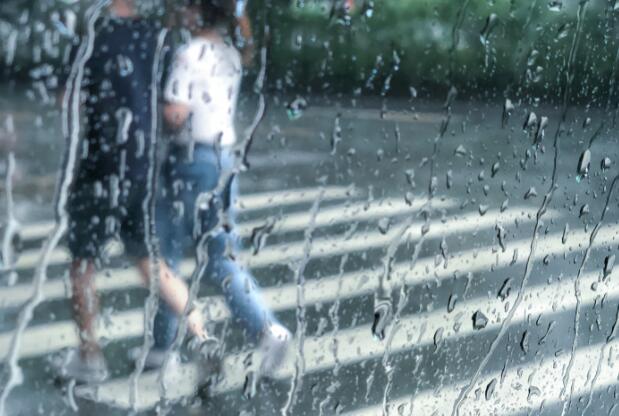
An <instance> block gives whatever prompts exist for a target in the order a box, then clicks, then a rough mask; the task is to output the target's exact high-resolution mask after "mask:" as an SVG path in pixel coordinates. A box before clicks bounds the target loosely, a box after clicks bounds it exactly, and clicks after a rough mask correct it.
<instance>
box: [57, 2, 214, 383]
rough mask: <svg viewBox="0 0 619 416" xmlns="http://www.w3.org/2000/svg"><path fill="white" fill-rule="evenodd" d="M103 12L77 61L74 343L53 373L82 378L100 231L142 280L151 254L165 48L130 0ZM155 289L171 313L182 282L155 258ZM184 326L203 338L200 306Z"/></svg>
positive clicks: (91, 351)
mask: <svg viewBox="0 0 619 416" xmlns="http://www.w3.org/2000/svg"><path fill="white" fill-rule="evenodd" d="M109 11H110V13H109V14H108V15H106V16H103V17H102V18H101V19H99V21H98V22H97V25H96V28H95V36H94V45H93V49H92V54H91V55H90V57H89V58H88V59H87V61H86V64H85V67H84V78H83V82H82V84H81V86H78V88H81V92H82V96H83V97H85V98H84V99H83V102H82V103H81V106H80V108H81V111H83V115H84V119H85V130H84V137H83V139H82V140H81V142H80V148H79V151H78V153H79V155H78V159H79V160H78V162H77V167H76V169H75V171H74V179H73V183H72V188H71V194H70V196H69V199H68V203H67V212H68V214H69V231H68V246H69V250H70V252H71V256H72V263H71V270H70V275H71V283H72V302H73V312H74V319H75V321H76V324H77V326H78V329H79V339H80V347H79V350H77V351H73V352H71V353H70V354H67V356H66V357H65V358H64V360H63V362H62V364H61V365H60V366H59V369H58V370H59V371H60V375H61V376H64V377H66V378H73V379H76V380H78V381H83V382H98V381H102V380H104V379H105V378H106V377H107V370H106V365H105V360H104V357H103V354H102V352H101V348H100V346H99V343H98V341H97V338H96V334H95V323H96V316H97V311H98V299H97V295H96V291H95V279H94V274H95V269H96V263H97V262H98V261H99V260H100V259H101V258H102V256H103V254H104V253H103V251H104V248H105V245H106V244H107V243H108V241H109V240H110V239H113V238H118V239H120V240H121V241H122V242H123V245H124V249H125V254H126V255H127V256H128V257H129V258H131V259H132V260H134V261H135V264H136V266H137V267H138V269H139V270H140V272H141V275H142V277H143V280H144V283H145V284H148V282H149V281H150V275H151V264H152V261H151V260H152V259H153V258H155V257H157V256H158V253H157V251H158V249H157V244H156V239H155V238H154V235H153V234H154V233H153V230H154V210H153V209H152V208H153V207H154V205H153V204H154V202H152V203H151V201H154V195H155V192H156V189H155V186H154V185H155V183H154V182H155V181H154V180H152V179H149V178H156V170H155V169H154V168H155V166H154V164H155V157H154V156H153V155H154V153H155V150H156V149H154V148H153V147H152V146H154V145H155V144H154V143H155V141H154V137H153V134H155V133H154V131H153V130H154V129H153V121H154V117H155V116H156V114H154V112H155V111H154V109H153V107H154V106H153V100H154V99H155V100H156V99H157V97H156V96H154V94H157V88H156V85H157V79H158V78H159V73H158V71H157V68H160V67H161V66H162V65H161V63H160V61H161V59H162V56H163V52H164V51H165V48H164V47H163V46H164V41H163V39H165V31H164V30H163V29H162V28H161V27H160V26H159V25H157V24H156V23H155V22H152V21H149V20H147V19H143V18H140V17H138V16H137V15H136V12H135V8H134V5H133V2H132V1H131V0H113V1H112V3H111V5H110V10H109ZM158 265H159V267H158V270H159V282H160V290H161V298H162V299H163V301H164V302H165V304H166V305H167V306H168V307H169V308H170V310H172V311H173V312H174V313H175V314H176V315H180V314H182V313H184V312H185V307H186V305H187V301H188V298H189V293H188V289H187V285H186V283H185V282H184V281H183V280H181V279H179V278H178V277H176V276H175V275H174V274H173V272H172V271H171V270H170V268H169V267H168V266H167V265H166V264H165V263H164V262H159V263H158ZM187 319H188V327H189V329H190V331H191V332H192V334H193V335H194V336H195V337H196V338H197V340H198V341H203V340H206V339H207V338H208V337H207V333H206V330H205V328H204V324H203V320H202V315H201V312H200V311H198V310H194V311H192V312H191V313H190V314H189V316H188V318H187Z"/></svg>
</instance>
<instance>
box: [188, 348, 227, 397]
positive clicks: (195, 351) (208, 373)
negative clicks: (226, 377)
mask: <svg viewBox="0 0 619 416" xmlns="http://www.w3.org/2000/svg"><path fill="white" fill-rule="evenodd" d="M189 352H190V354H191V358H192V359H193V360H194V361H195V362H196V363H197V364H198V370H199V372H200V376H199V379H200V380H201V384H202V385H203V386H209V385H212V384H215V383H216V382H217V378H218V377H219V376H220V374H221V365H222V358H221V345H220V343H219V340H218V339H216V338H207V339H206V340H197V339H195V338H194V339H193V340H192V342H191V343H190V344H189Z"/></svg>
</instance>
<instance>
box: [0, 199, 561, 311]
mask: <svg viewBox="0 0 619 416" xmlns="http://www.w3.org/2000/svg"><path fill="white" fill-rule="evenodd" d="M448 204H449V201H444V202H443V205H448ZM435 205H440V204H439V203H438V202H437V203H436V204H435ZM337 210H338V208H334V210H333V212H324V213H323V214H324V215H322V216H319V217H318V218H317V225H322V224H323V223H324V224H326V223H330V222H331V221H333V220H334V218H339V219H341V220H344V221H346V220H349V217H348V216H344V215H342V216H341V217H337ZM342 211H344V210H342ZM532 213H533V210H532V209H527V208H521V209H518V208H516V207H515V208H514V209H513V210H510V211H509V212H504V213H499V211H498V210H496V211H490V212H488V213H487V214H486V215H485V216H483V217H479V215H478V214H476V213H466V214H463V215H461V216H460V217H457V218H450V219H448V220H446V221H445V222H441V221H436V222H433V223H432V225H431V226H430V229H429V231H428V234H427V236H428V237H429V238H431V237H436V236H440V235H442V234H445V233H447V234H452V233H457V232H467V231H471V230H475V229H484V228H487V227H491V226H493V225H494V224H495V223H496V221H497V220H498V218H500V219H501V220H502V221H514V220H515V219H518V218H524V219H525V220H528V221H531V219H530V217H531V215H532ZM332 214H335V216H336V217H332ZM351 214H352V216H353V217H355V216H357V215H358V214H356V209H353V210H351ZM549 215H550V216H552V215H554V213H553V212H551V213H549ZM319 220H320V224H318V222H319ZM295 222H297V223H298V225H300V226H301V225H303V224H302V220H301V221H296V220H295ZM421 225H422V223H421V222H416V223H413V224H412V225H411V227H410V230H409V232H408V236H406V237H405V238H403V241H405V240H406V238H419V237H420V236H421ZM397 228H398V227H397V226H396V225H394V226H393V227H392V228H391V229H390V230H389V231H388V232H387V233H385V234H383V233H381V232H365V233H360V234H359V235H354V236H352V237H351V238H348V239H347V238H346V236H344V235H342V234H338V235H336V236H335V237H334V238H326V239H320V240H316V241H315V242H314V244H313V249H312V257H314V258H319V257H320V258H323V257H330V256H336V255H340V254H343V253H349V252H355V251H361V250H367V249H370V248H376V247H381V246H384V245H386V244H389V242H390V241H391V240H392V239H393V237H394V235H395V234H396V233H397ZM303 245H304V243H303V242H294V243H282V244H278V245H275V246H267V247H265V248H264V249H262V250H261V251H260V252H259V253H258V255H256V256H253V255H252V254H253V253H252V251H251V250H249V249H248V250H243V251H241V253H240V254H239V259H240V261H241V262H242V263H243V264H245V265H246V266H247V267H249V268H259V267H266V266H269V265H273V264H281V263H286V262H289V261H292V260H294V259H296V258H299V257H300V256H301V255H302V253H303ZM59 250H61V249H59ZM112 250H114V251H117V252H118V251H120V248H119V247H118V245H116V246H113V248H112ZM65 256H68V254H66V253H65ZM194 265H195V262H194V260H192V259H186V260H183V261H182V262H181V265H180V270H181V274H182V275H184V276H187V275H190V274H191V271H192V270H193V268H194ZM111 273H113V275H112V277H107V276H104V275H101V274H100V275H99V277H98V280H97V285H98V287H99V288H100V289H99V290H102V291H105V290H114V289H121V288H129V287H136V286H139V285H140V284H141V282H140V279H139V277H138V276H136V275H135V273H132V272H130V271H128V270H120V271H111ZM44 291H45V295H46V298H47V299H57V298H62V297H64V296H65V294H66V293H67V285H66V283H65V282H63V281H59V280H58V279H54V280H51V281H49V282H47V283H46V285H45V289H44ZM30 294H31V290H30V289H29V288H28V285H27V284H24V285H19V286H15V287H12V288H5V289H3V290H0V307H8V306H16V305H19V304H21V303H22V302H23V301H24V300H26V299H28V298H29V296H30Z"/></svg>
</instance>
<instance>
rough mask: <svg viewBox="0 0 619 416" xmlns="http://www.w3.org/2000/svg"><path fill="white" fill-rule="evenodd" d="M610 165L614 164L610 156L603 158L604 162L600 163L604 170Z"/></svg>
mask: <svg viewBox="0 0 619 416" xmlns="http://www.w3.org/2000/svg"><path fill="white" fill-rule="evenodd" d="M610 165H612V161H611V160H610V158H609V157H605V158H604V159H602V162H601V163H600V167H601V168H602V170H607V169H610Z"/></svg>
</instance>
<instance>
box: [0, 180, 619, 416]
mask: <svg viewBox="0 0 619 416" xmlns="http://www.w3.org/2000/svg"><path fill="white" fill-rule="evenodd" d="M320 192H324V197H323V201H325V202H327V201H328V202H329V204H327V206H326V207H325V208H323V209H321V210H320V211H319V213H318V215H317V217H316V218H315V225H316V228H317V229H318V230H319V231H324V232H322V233H319V236H318V237H316V238H315V239H313V241H312V243H311V252H310V258H311V259H312V260H317V261H322V260H327V259H330V258H336V257H338V256H339V257H341V256H347V255H353V254H362V253H365V252H368V251H372V250H375V251H377V252H379V253H384V252H385V248H386V247H388V246H389V245H390V244H393V242H394V239H396V238H397V237H398V236H400V239H399V240H398V241H397V245H398V246H406V245H411V246H412V245H414V244H415V243H416V242H418V241H420V240H421V239H426V240H440V239H443V241H444V240H445V239H447V240H448V241H450V242H457V243H456V244H454V248H451V249H450V251H448V252H443V253H442V255H438V254H437V252H436V250H434V249H435V248H436V245H435V246H433V247H432V250H431V252H430V253H422V254H421V256H420V257H419V259H418V260H417V261H416V262H411V260H410V258H403V256H400V257H398V258H397V259H396V261H395V262H394V264H393V267H392V269H391V273H390V280H391V286H390V287H391V289H392V290H394V291H396V290H403V289H408V288H420V287H424V286H427V285H432V284H436V285H438V286H442V287H447V286H448V285H449V284H450V282H451V281H452V280H453V279H454V276H458V275H464V274H467V273H469V274H476V273H485V272H488V271H489V270H500V269H502V268H507V267H522V266H523V265H524V264H525V262H526V260H527V257H528V255H529V251H530V249H531V235H530V234H531V232H532V230H533V226H534V223H535V220H536V214H537V207H536V206H535V205H534V204H533V205H522V206H511V207H510V208H508V209H507V210H501V209H500V208H499V207H498V206H497V208H496V209H489V210H487V211H485V212H484V213H483V214H481V213H480V212H479V211H478V210H476V209H474V208H473V207H469V208H467V209H466V210H462V209H461V207H460V205H461V204H460V203H459V201H457V200H456V199H453V198H448V197H444V198H438V197H437V198H434V199H433V200H432V201H428V200H427V199H425V198H422V197H419V198H418V199H415V200H413V202H412V203H409V202H407V201H404V198H401V199H400V198H384V199H380V200H368V199H367V198H366V196H365V194H363V192H361V191H359V190H358V189H354V188H345V187H327V188H325V189H319V188H308V189H296V190H287V191H277V192H272V193H268V192H267V193H261V194H253V195H252V194H250V195H247V196H244V197H243V199H242V200H241V201H239V204H238V208H239V211H242V212H251V211H256V212H261V210H264V209H267V208H269V209H271V210H272V211H277V210H278V209H279V210H280V211H279V212H276V213H275V214H271V212H269V215H272V216H273V217H274V218H275V220H274V224H275V226H274V227H273V234H281V235H286V234H290V235H294V237H293V239H292V240H290V241H286V240H284V241H283V242H277V243H274V244H267V245H266V246H265V247H263V248H262V249H261V250H260V251H259V252H258V253H257V254H255V255H254V254H253V252H252V249H245V250H243V251H242V252H241V253H240V256H239V260H240V261H241V262H242V263H243V264H245V265H246V267H248V268H251V269H260V268H265V267H268V266H270V265H273V264H282V265H288V264H292V263H294V262H295V261H297V260H299V259H300V258H301V257H302V256H303V253H304V252H303V248H304V245H305V242H304V241H302V238H303V237H298V236H296V235H298V234H301V233H299V232H300V231H303V230H304V229H305V227H306V226H307V224H308V222H309V220H310V214H309V213H307V212H306V211H305V209H306V208H307V206H308V205H309V204H310V203H312V202H313V201H314V200H315V199H316V198H317V197H318V195H319V194H320ZM424 211H425V212H427V213H428V215H429V218H430V219H429V220H428V222H427V223H426V221H425V220H424V218H423V215H419V213H420V212H424ZM411 215H414V216H415V218H414V219H413V220H412V221H410V222H409V223H406V221H405V219H406V218H408V217H409V216H411ZM561 217H562V215H561V213H560V212H558V211H554V210H548V212H546V214H545V218H546V219H547V220H549V221H554V220H559V219H560V218H561ZM385 219H388V221H385ZM377 223H378V226H377V225H376V224H377ZM405 223H406V224H407V226H406V230H405V232H404V233H402V234H401V235H400V231H401V229H402V227H403V225H404V224H405ZM264 224H265V219H264V218H260V219H256V218H249V219H246V220H244V221H242V222H241V223H240V224H239V226H238V231H239V234H240V235H241V236H242V237H248V236H250V235H251V234H252V231H253V230H254V229H255V228H256V227H260V226H261V225H264ZM355 224H356V225H355ZM359 224H362V226H358V225H359ZM385 224H387V225H385ZM363 225H368V226H366V227H364V226H363ZM337 226H354V228H353V229H352V230H353V232H352V233H351V232H349V231H348V230H347V231H344V232H342V231H341V229H338V230H337V231H335V232H332V231H330V228H331V227H334V228H338V227H337ZM499 226H500V227H502V228H503V229H504V230H507V233H506V235H507V240H506V241H499V239H498V238H497V237H496V234H497V231H496V229H497V227H499ZM50 227H51V225H50V224H48V223H38V224H33V225H27V226H24V227H23V229H22V233H21V234H22V237H23V238H24V239H25V240H39V239H42V238H44V237H45V236H46V235H47V233H49V230H50V229H51V228H50ZM340 228H341V227H340ZM295 233H297V234H296V235H295ZM589 234H590V230H586V229H574V230H572V231H571V232H570V233H569V235H565V234H564V233H561V232H550V233H547V234H545V235H544V236H543V238H540V241H539V243H538V247H537V249H536V251H535V255H534V257H533V258H532V260H533V262H534V263H535V264H542V263H543V262H544V261H545V259H546V258H547V257H548V256H561V255H564V256H565V255H566V253H567V252H570V253H572V252H582V250H584V248H586V243H587V242H588V240H589ZM617 235H619V225H615V224H609V225H607V226H605V227H604V228H601V229H600V230H599V231H598V235H597V238H596V241H595V242H594V245H593V247H594V248H598V247H602V246H606V245H608V242H609V241H614V240H615V239H616V236H617ZM299 238H300V239H301V241H300V240H299ZM471 239H473V242H471V241H469V240H471ZM441 247H442V246H441ZM410 251H411V252H412V250H410ZM109 254H110V256H112V257H116V256H120V255H121V254H122V247H121V246H120V245H113V246H111V248H110V250H109ZM379 257H381V256H379ZM37 261H38V251H37V249H36V248H31V249H28V250H26V251H25V252H24V253H22V254H21V256H20V258H19V261H18V263H17V264H16V269H17V270H19V271H22V272H25V271H28V270H31V269H32V268H33V267H34V266H35V265H36V264H37ZM67 261H68V255H67V253H66V251H64V249H63V248H62V247H60V248H58V249H57V250H56V251H55V252H54V254H53V256H52V264H54V265H57V266H63V265H65V264H66V263H67ZM193 268H194V262H193V261H192V260H190V259H187V260H185V261H184V262H183V263H182V265H181V272H182V274H183V275H188V274H189V273H190V272H191V271H192V270H193ZM382 273H383V270H382V263H380V262H379V264H378V266H376V267H373V268H367V269H366V268H362V269H357V270H344V269H342V270H341V272H340V273H334V274H328V275H326V276H321V277H319V278H311V279H308V280H307V281H306V282H305V285H304V287H303V290H304V301H305V305H308V306H309V305H314V304H329V303H332V302H336V301H340V300H347V299H351V300H354V299H358V298H362V297H367V296H372V295H374V294H375V293H376V291H377V289H378V288H379V286H380V285H381V281H380V280H381V279H380V275H381V274H382ZM573 278H574V276H571V277H570V276H567V277H564V278H563V279H559V280H557V281H555V282H553V284H546V285H540V284H535V285H530V287H527V288H525V294H524V297H523V299H524V300H523V302H522V303H521V304H520V305H519V306H518V309H517V310H516V313H515V315H514V319H513V321H512V322H511V324H510V327H518V326H519V325H523V324H524V323H526V322H527V319H530V318H529V317H530V316H542V315H550V314H556V313H560V312H569V311H573V310H574V308H575V307H576V298H575V296H574V282H573ZM139 284H140V281H139V278H138V275H137V273H136V272H135V271H134V270H132V269H122V268H121V269H118V268H111V269H109V270H107V271H106V273H100V274H99V275H98V276H97V288H98V290H99V291H100V292H104V293H105V292H110V293H111V292H122V291H126V290H128V289H131V288H136V287H138V286H139ZM467 287H468V285H467ZM592 287H595V290H592V289H590V288H592ZM578 289H579V290H580V291H582V299H581V302H582V303H583V304H585V305H595V304H596V302H599V301H600V294H601V293H603V294H604V299H605V301H606V302H610V301H619V287H616V285H613V284H612V280H611V279H601V276H600V272H599V271H592V272H587V273H585V274H584V275H583V276H581V278H580V280H579V282H578ZM297 290H298V288H297V286H296V284H294V283H284V284H280V285H277V286H270V287H264V288H263V295H264V298H265V300H266V302H267V304H268V305H269V306H270V307H271V308H273V310H274V311H276V312H286V311H294V310H295V308H297ZM513 291H514V292H515V291H517V289H516V288H515V287H514V289H513ZM30 292H31V289H30V286H29V283H28V282H21V283H18V284H17V285H15V286H12V287H2V288H0V308H2V309H10V308H13V309H15V308H17V307H19V306H20V305H21V304H23V303H24V302H25V301H27V300H28V298H29V296H30ZM470 292H474V293H472V294H471V293H469V294H468V296H466V292H465V295H462V296H461V299H458V301H457V302H456V303H455V304H454V305H455V306H454V305H452V307H451V308H450V307H445V306H447V305H440V306H436V307H431V308H426V309H425V310H422V311H420V312H415V313H411V312H410V311H404V312H403V315H402V316H399V317H398V322H397V329H394V332H393V333H392V334H391V337H390V338H389V339H388V340H382V341H381V340H378V339H376V338H375V337H374V336H373V334H372V331H371V322H370V323H368V322H363V323H360V324H353V325H351V326H350V327H345V328H341V329H338V330H337V331H326V332H324V333H320V334H307V335H306V338H305V341H304V348H303V349H304V363H305V371H306V374H314V373H319V372H321V371H327V370H330V369H333V368H334V367H336V366H342V367H346V366H352V365H357V364H359V363H362V362H365V361H368V360H381V359H383V361H384V359H385V358H384V357H385V356H386V354H387V355H396V354H400V353H405V352H407V351H410V350H412V349H422V348H425V347H431V346H434V347H435V348H436V349H438V348H440V347H441V345H442V344H445V343H447V342H448V341H449V342H459V340H467V339H473V338H475V337H476V336H479V334H480V333H481V332H482V331H480V329H479V328H476V327H475V325H474V324H473V323H472V320H471V317H472V316H474V315H475V314H476V313H477V312H478V311H482V312H483V313H484V315H485V317H486V318H487V323H486V324H485V325H484V327H483V328H482V330H483V332H484V333H492V331H496V330H497V328H498V327H499V326H500V325H501V323H502V322H503V320H504V318H505V317H506V315H507V311H508V309H509V308H508V305H509V304H510V302H513V300H514V297H515V295H514V294H513V293H511V294H509V293H507V294H506V295H505V296H504V297H500V296H496V294H494V295H492V296H490V295H488V293H487V291H483V290H481V289H479V288H476V289H475V290H470ZM68 293H69V292H68V287H67V282H66V279H63V278H62V277H60V276H51V277H50V279H49V280H48V282H46V285H45V288H44V294H45V298H46V301H55V300H61V299H65V298H67V295H68ZM197 303H198V306H199V307H201V308H202V309H203V310H204V311H205V313H207V315H208V316H209V318H210V319H212V320H213V321H214V322H223V321H225V320H227V319H228V318H229V317H230V315H229V312H228V310H227V308H226V306H225V302H224V300H223V298H222V297H221V296H208V297H205V298H202V299H199V300H198V302H197ZM365 313H366V314H368V315H372V313H373V312H372V311H370V310H368V311H365ZM143 319H144V317H143V311H142V309H141V308H130V309H126V310H120V311H113V312H111V314H109V316H106V317H105V319H102V320H101V321H100V322H99V329H98V334H99V336H100V337H104V338H105V339H106V340H107V341H108V342H112V343H113V342H118V341H122V340H125V339H130V338H138V337H140V336H141V335H142V333H143V328H144V327H143ZM437 334H440V336H438V335H437ZM11 337H12V333H11V332H10V331H5V332H1V333H0V354H1V355H2V356H5V355H6V354H7V351H8V349H9V346H10V342H11ZM617 342H619V341H616V340H615V339H614V338H613V339H612V340H611V342H610V343H608V344H605V345H604V346H603V347H600V346H598V345H590V346H583V347H579V348H578V350H577V352H576V355H575V357H574V364H573V367H572V370H571V372H570V383H571V390H570V391H571V394H572V395H574V396H577V395H578V394H586V393H588V392H589V391H597V390H601V389H604V388H607V387H609V386H613V385H614V384H615V383H616V370H614V368H615V367H616V365H617V364H616V362H615V359H616V358H618V357H619V356H618V354H619V345H616V344H617ZM76 345H77V334H76V331H75V326H74V324H73V322H71V321H65V320H59V321H54V320H50V321H49V322H46V323H45V324H37V325H34V326H31V327H29V328H28V329H26V331H25V333H24V337H23V342H22V349H21V351H20V356H21V358H22V360H27V359H36V358H39V357H44V356H47V355H49V354H53V353H55V352H57V351H59V350H61V349H62V348H67V347H73V346H76ZM248 353H249V351H241V352H234V353H230V354H227V355H226V356H225V358H224V364H223V375H224V376H223V378H222V379H221V381H220V382H219V383H218V384H216V385H215V386H214V387H213V389H212V391H211V392H210V394H212V395H215V396H217V395H223V394H227V393H229V392H233V391H237V390H241V389H242V388H243V386H244V383H245V377H246V372H247V369H246V359H247V355H248ZM294 354H295V351H294V348H293V351H291V356H290V357H289V359H288V360H287V361H286V364H285V365H284V366H283V367H282V368H281V369H280V370H279V371H278V373H276V374H275V378H276V379H278V380H280V381H286V380H290V379H291V377H293V375H294V364H293V361H294V359H295V357H294ZM568 360H569V354H568V353H564V354H562V355H559V356H551V357H549V356H546V355H542V356H540V357H537V356H536V357H535V358H534V359H532V360H529V361H528V362H526V363H524V364H522V365H518V366H517V365H513V366H510V367H508V368H505V369H503V370H502V371H500V372H496V371H494V370H493V371H489V372H488V373H487V374H483V376H482V377H481V378H480V380H479V381H478V385H476V386H475V388H474V389H473V390H472V391H473V393H471V394H470V395H469V396H467V397H466V398H465V400H464V402H463V403H464V404H463V407H462V409H461V414H475V413H477V414H497V413H498V414H505V415H508V414H510V415H511V414H513V415H516V414H520V413H519V412H522V411H523V410H526V409H533V408H535V407H539V406H541V405H542V404H544V403H546V404H548V403H553V402H556V403H561V402H563V401H565V400H566V397H565V392H563V391H562V389H561V387H562V385H561V383H558V382H557V380H559V379H560V378H561V377H562V374H563V373H562V372H563V369H564V368H565V366H566V365H567V361H568ZM613 370H614V371H613ZM158 377H159V374H158V373H157V372H146V373H144V374H142V375H141V377H140V379H139V380H138V387H139V395H138V402H137V403H136V406H137V408H138V410H147V409H152V408H153V407H154V406H156V405H158V404H161V400H162V398H165V399H166V400H169V401H170V402H171V403H174V402H178V401H179V400H181V399H183V398H186V397H190V396H192V395H194V394H195V389H196V386H197V385H198V384H199V377H200V371H199V369H198V368H197V367H196V365H195V364H193V363H186V364H183V366H182V368H181V372H180V374H179V377H182V379H180V380H179V382H176V383H169V384H168V385H167V388H165V389H162V385H161V382H160V380H159V378H158ZM493 380H494V385H495V386H494V387H493V388H492V391H491V392H490V394H488V393H487V391H488V389H489V387H488V386H490V385H491V384H492V383H493ZM496 380H500V382H497V381H496ZM467 381H468V379H467V378H466V377H465V376H462V377H460V378H456V379H455V380H452V381H451V382H449V383H445V384H444V385H442V386H437V387H435V388H432V389H421V390H419V391H415V392H414V393H411V394H410V395H407V396H396V397H389V398H388V400H385V403H384V404H383V403H378V402H377V403H373V404H370V405H368V406H365V407H361V408H359V409H356V410H352V411H350V412H349V413H346V414H355V415H375V414H384V413H386V414H434V413H436V414H451V411H452V405H453V403H454V402H455V401H456V398H457V397H458V395H459V393H460V391H461V389H462V387H463V386H464V385H466V383H467ZM129 383H130V381H129V379H128V376H125V377H117V378H114V379H112V380H110V381H108V382H106V383H103V384H102V385H99V386H95V387H89V386H86V387H80V388H77V389H76V390H75V394H76V395H77V396H78V397H81V398H87V399H89V400H93V401H96V402H98V403H101V404H105V405H109V406H112V407H114V408H120V409H128V408H129V407H130V406H131V405H132V403H131V395H130V391H131V388H130V384H129ZM516 385H521V386H520V387H519V388H515V387H514V386H516ZM525 385H526V386H529V387H526V388H525V387H523V386H525ZM531 386H533V387H535V388H534V389H533V387H531ZM480 392H481V393H480Z"/></svg>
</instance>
